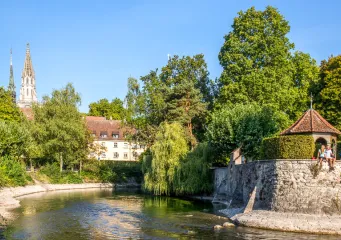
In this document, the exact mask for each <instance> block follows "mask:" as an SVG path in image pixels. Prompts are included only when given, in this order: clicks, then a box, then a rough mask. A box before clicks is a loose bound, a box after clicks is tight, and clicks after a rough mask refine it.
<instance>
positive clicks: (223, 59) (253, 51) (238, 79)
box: [218, 6, 317, 119]
mask: <svg viewBox="0 0 341 240" xmlns="http://www.w3.org/2000/svg"><path fill="white" fill-rule="evenodd" d="M289 31H290V26H289V23H288V21H286V20H285V18H284V17H283V16H282V15H281V14H280V13H279V12H278V10H277V9H276V8H273V7H271V6H268V7H266V9H265V10H264V11H257V10H256V9H255V8H254V7H252V8H250V9H248V10H246V11H245V12H242V11H241V12H239V13H238V16H237V17H236V18H235V19H234V22H233V25H232V31H231V32H229V33H228V34H227V35H226V36H225V43H224V45H223V46H222V48H221V50H220V53H219V61H220V64H221V65H222V67H223V72H222V74H221V76H220V79H219V87H220V89H219V97H218V105H219V104H220V105H226V104H227V105H229V106H231V105H233V104H236V103H242V104H248V103H252V102H255V103H258V104H261V105H265V104H266V105H272V106H273V107H274V108H276V109H278V110H283V111H284V112H285V113H287V114H288V115H289V116H290V118H292V119H295V118H296V117H297V115H299V114H301V111H302V109H305V108H307V101H308V96H309V93H308V92H307V91H306V90H307V84H310V82H309V81H313V80H316V78H315V77H316V76H317V75H316V73H317V72H316V70H317V68H316V63H315V61H314V60H312V59H311V58H310V56H309V55H307V54H303V53H300V52H298V53H294V54H293V53H292V52H293V50H294V44H293V43H291V42H290V41H289V39H288V37H287V34H288V33H289ZM303 66H304V67H303ZM308 71H311V72H308ZM306 77H307V78H306Z"/></svg>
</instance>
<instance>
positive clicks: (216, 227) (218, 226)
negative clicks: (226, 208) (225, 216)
mask: <svg viewBox="0 0 341 240" xmlns="http://www.w3.org/2000/svg"><path fill="white" fill-rule="evenodd" d="M222 228H223V227H222V226H221V225H215V226H214V230H220V229H222Z"/></svg>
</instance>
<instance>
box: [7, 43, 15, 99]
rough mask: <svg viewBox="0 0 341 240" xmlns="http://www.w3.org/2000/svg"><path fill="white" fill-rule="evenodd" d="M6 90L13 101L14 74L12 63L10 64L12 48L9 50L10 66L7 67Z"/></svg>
mask: <svg viewBox="0 0 341 240" xmlns="http://www.w3.org/2000/svg"><path fill="white" fill-rule="evenodd" d="M8 90H9V91H10V92H11V94H12V98H13V102H15V101H16V93H15V84H14V74H13V64H12V48H11V50H10V67H9V84H8Z"/></svg>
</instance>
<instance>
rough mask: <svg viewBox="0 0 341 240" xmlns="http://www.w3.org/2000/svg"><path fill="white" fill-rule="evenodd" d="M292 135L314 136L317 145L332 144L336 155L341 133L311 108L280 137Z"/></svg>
mask: <svg viewBox="0 0 341 240" xmlns="http://www.w3.org/2000/svg"><path fill="white" fill-rule="evenodd" d="M290 134H301V135H302V134H305V135H312V136H313V138H314V141H315V143H316V144H324V145H327V144H331V147H332V149H333V151H334V153H336V141H337V136H338V135H340V134H341V132H340V131H339V130H338V129H336V128H335V127H333V126H332V125H331V124H330V123H329V122H328V121H327V120H326V119H324V118H323V117H322V116H321V115H320V114H319V113H318V112H317V111H315V110H314V109H313V108H310V109H309V110H308V111H306V112H305V113H304V114H303V116H302V117H301V118H299V119H298V120H297V121H296V122H295V123H294V124H293V125H291V126H290V127H289V128H288V129H286V130H284V131H283V132H281V134H280V135H290Z"/></svg>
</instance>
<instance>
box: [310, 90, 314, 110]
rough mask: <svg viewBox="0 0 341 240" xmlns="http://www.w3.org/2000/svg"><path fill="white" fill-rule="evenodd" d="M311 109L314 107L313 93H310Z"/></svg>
mask: <svg viewBox="0 0 341 240" xmlns="http://www.w3.org/2000/svg"><path fill="white" fill-rule="evenodd" d="M310 109H313V94H312V93H310Z"/></svg>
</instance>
